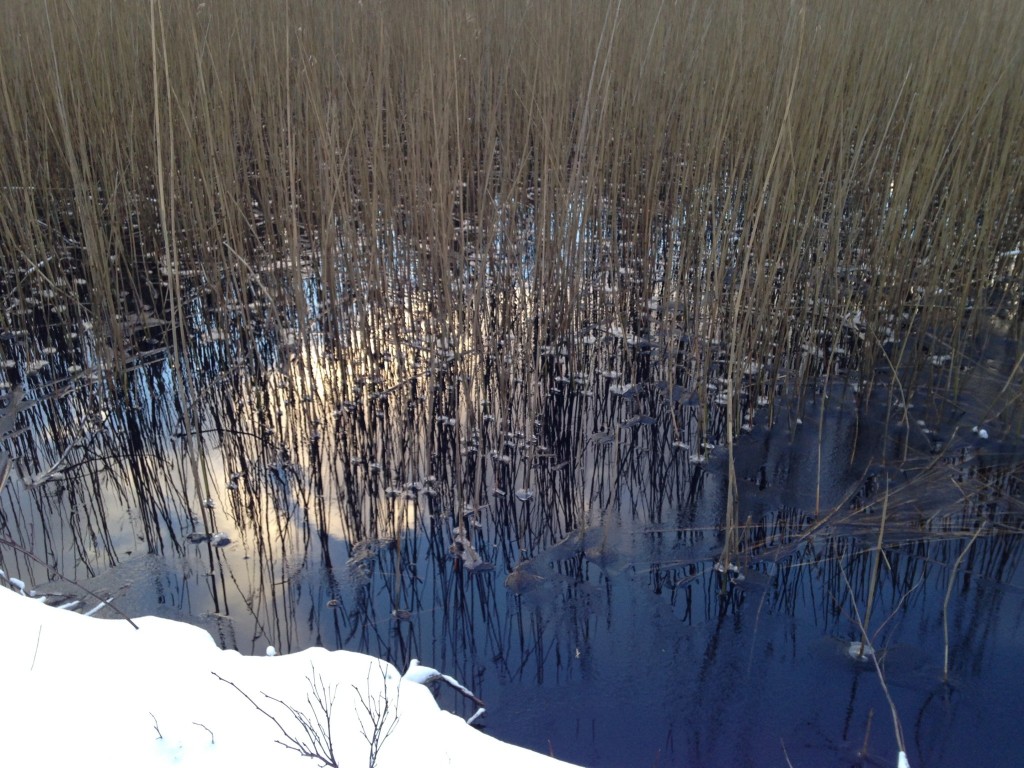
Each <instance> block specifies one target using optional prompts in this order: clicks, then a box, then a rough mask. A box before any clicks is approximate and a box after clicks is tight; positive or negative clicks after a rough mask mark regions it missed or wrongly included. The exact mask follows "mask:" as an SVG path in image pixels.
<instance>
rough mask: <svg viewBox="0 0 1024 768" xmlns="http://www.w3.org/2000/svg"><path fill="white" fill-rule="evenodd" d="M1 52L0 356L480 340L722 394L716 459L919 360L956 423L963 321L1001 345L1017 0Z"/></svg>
mask: <svg viewBox="0 0 1024 768" xmlns="http://www.w3.org/2000/svg"><path fill="white" fill-rule="evenodd" d="M7 18H8V21H7V23H5V25H4V28H3V30H2V31H0V137H2V141H0V260H2V267H3V278H2V292H3V293H2V295H3V299H4V312H3V324H4V326H5V327H6V328H8V329H9V330H18V329H22V330H24V329H30V330H32V331H33V332H38V328H39V325H40V322H41V321H42V322H44V323H46V324H49V325H50V326H52V327H57V328H66V327H69V326H74V325H81V324H84V323H87V322H92V323H100V324H101V327H102V328H104V329H105V331H106V333H105V334H104V338H106V339H109V341H110V344H109V349H107V351H106V354H107V356H108V357H109V358H111V361H112V362H117V361H118V360H117V358H118V354H119V353H121V351H122V350H124V349H125V348H126V345H125V339H124V338H123V337H124V335H125V324H124V319H125V317H126V316H127V315H129V314H130V313H138V312H139V311H140V310H149V311H152V312H154V313H155V315H156V316H157V317H158V318H160V320H162V321H168V322H170V323H171V325H172V327H173V328H175V329H179V330H180V329H181V328H183V327H184V319H185V314H186V313H187V312H188V311H189V310H190V307H191V308H193V309H194V308H195V306H196V305H195V304H190V302H198V303H199V306H206V307H225V306H229V307H237V308H239V310H240V311H241V312H242V314H243V318H245V317H248V316H249V314H250V313H252V314H253V315H254V318H253V319H259V320H260V321H261V322H270V323H271V324H274V325H278V326H280V328H281V329H282V332H284V331H285V330H288V331H291V332H298V333H299V335H298V337H297V338H298V339H299V342H298V343H301V339H302V338H303V337H304V334H303V333H302V332H303V331H304V330H307V329H308V324H309V323H310V322H315V323H317V326H318V328H319V329H321V330H323V332H324V334H325V336H326V338H328V339H332V338H336V337H338V336H340V335H341V334H342V333H343V331H344V332H347V331H346V329H347V328H348V326H349V325H351V324H355V325H356V326H357V327H359V328H361V329H362V331H363V335H364V337H366V338H369V337H371V336H373V334H374V332H376V331H378V330H380V328H381V327H382V326H383V325H386V324H394V326H395V327H394V329H392V330H395V331H396V332H397V333H399V334H400V335H401V334H406V335H407V334H409V333H411V332H412V330H413V327H412V326H413V325H415V326H416V327H415V330H417V331H426V332H427V333H428V334H429V335H432V336H434V337H436V338H439V339H443V340H444V341H445V343H447V344H450V345H451V347H452V348H453V350H455V351H457V352H460V353H471V352H473V351H474V350H479V349H480V347H481V345H482V343H483V339H482V338H481V334H482V330H481V325H480V324H479V323H477V322H476V318H477V317H479V316H481V315H483V314H485V310H487V309H488V308H493V307H497V308H498V316H499V317H502V318H504V320H503V321H502V322H501V324H500V327H499V331H498V333H499V335H500V334H501V333H504V334H510V335H511V336H514V337H517V338H518V339H520V340H521V341H522V342H523V343H524V348H525V349H526V350H527V351H528V352H527V353H528V354H535V352H533V353H531V352H530V350H536V349H538V348H539V347H540V345H542V344H548V343H567V344H572V343H575V340H576V339H578V338H579V337H580V335H581V334H583V333H586V332H587V329H589V328H592V327H600V328H603V329H608V328H618V329H621V330H622V332H623V333H624V334H625V335H626V336H627V338H628V337H629V336H630V335H647V336H652V337H655V338H657V339H659V343H661V344H663V345H664V346H665V347H666V348H667V349H668V350H669V352H670V353H671V354H676V355H677V356H678V370H679V373H678V375H677V381H678V382H685V383H690V382H698V383H700V384H701V386H703V384H704V383H706V382H709V381H712V382H713V381H715V380H716V379H722V381H721V382H719V384H720V385H721V387H722V389H721V391H722V392H724V393H725V394H726V396H727V398H729V401H730V402H731V403H733V404H734V405H735V406H736V407H735V408H730V410H729V421H730V423H731V424H732V425H733V427H734V428H738V427H739V426H740V425H741V424H742V422H743V420H744V418H746V417H747V416H749V413H748V411H749V409H748V408H747V406H746V405H745V404H743V403H745V402H746V401H741V400H740V397H741V396H746V395H750V394H752V393H753V392H755V391H756V392H759V393H761V396H762V397H766V398H767V399H768V400H769V401H770V400H771V399H772V398H773V397H774V395H775V393H776V392H777V391H779V388H780V385H782V386H784V387H785V388H786V389H787V390H788V391H798V390H799V389H800V385H801V384H802V383H803V382H804V380H806V378H807V377H808V376H810V375H812V374H820V373H822V372H829V371H838V370H840V369H856V368H857V367H860V369H861V371H862V372H863V374H864V375H865V376H867V377H871V376H872V375H873V371H875V369H876V364H878V363H883V364H884V365H886V366H889V367H899V368H904V367H909V368H910V369H911V371H912V369H913V368H914V367H919V366H920V365H922V364H924V363H925V362H926V361H928V360H930V359H933V358H934V359H936V360H940V361H942V364H943V365H945V366H946V368H945V370H946V371H947V376H946V381H945V382H944V384H945V385H948V386H951V387H955V386H956V385H957V383H958V376H959V373H960V371H961V369H962V366H963V364H964V363H965V362H970V360H969V359H968V358H969V356H970V355H971V354H973V350H974V348H975V347H974V339H975V337H976V336H977V335H978V334H979V333H980V332H981V331H983V330H984V321H985V318H986V313H985V312H981V311H977V310H978V309H979V308H990V307H993V305H994V309H995V310H996V311H997V312H999V313H1002V316H1003V318H1004V321H1005V325H1006V327H1009V328H1011V329H1014V330H1015V331H1016V332H1019V330H1020V323H1021V313H1020V305H1019V285H1020V278H1021V273H1022V264H1021V257H1020V255H1019V244H1020V240H1021V227H1022V221H1021V211H1022V209H1024V191H1022V190H1024V184H1022V166H1021V156H1022V151H1021V150H1022V146H1021V143H1022V138H1021V132H1020V131H1019V126H1020V125H1022V124H1024V106H1022V105H1024V98H1022V94H1021V91H1020V82H1019V77H1017V73H1019V72H1020V71H1021V70H1022V65H1024V60H1022V59H1024V51H1022V49H1021V47H1020V46H1019V40H1020V39H1021V37H1022V34H1021V33H1022V31H1024V9H1022V8H1021V6H1020V4H1019V3H1015V2H1011V1H1010V0H984V1H983V2H980V3H975V4H972V5H971V6H970V7H969V8H966V7H964V6H963V4H961V3H957V2H953V1H952V0H943V1H941V2H938V3H934V2H932V3H924V2H906V3H899V4H895V5H893V4H889V3H872V4H870V6H869V7H865V6H863V5H858V6H857V7H856V8H854V7H845V6H842V5H841V4H835V3H828V2H815V1H810V2H804V3H766V4H755V5H751V4H749V3H744V2H726V3H717V2H716V3H671V2H653V1H650V2H647V1H644V2H638V3H635V2H631V3H622V2H603V3H591V2H559V3H523V4H516V3H511V4H510V3H499V2H488V1H486V0H462V1H460V2H451V3H431V4H426V5H424V4H421V3H417V2H400V1H396V2H379V1H373V0H370V1H368V2H362V3H330V4H318V3H305V2H273V1H272V0H263V2H260V3H257V4H256V5H253V4H252V3H166V2H152V3H148V4H142V3H137V2H127V1H125V2H117V1H114V2H102V3H101V2H84V3H75V4H71V5H69V4H60V3H53V2H11V3H9V4H8V8H7ZM467 275H471V276H472V275H475V276H476V279H467ZM310 278H313V284H314V286H315V287H313V288H310ZM418 292H422V293H418ZM423 294H428V295H429V301H428V303H427V305H426V309H425V310H424V309H423V307H422V306H418V305H416V302H417V301H419V300H420V299H421V298H422V295H423ZM417 296H419V297H420V298H417ZM403 308H404V309H403ZM502 308H504V311H502ZM524 310H525V311H524ZM413 316H416V317H417V318H418V319H417V320H416V322H415V324H414V323H412V321H410V320H409V318H411V317H413ZM423 326H426V327H425V328H424V327H423ZM179 341H181V342H182V343H184V342H187V341H188V339H187V338H185V337H183V338H181V339H179ZM883 352H884V355H883V354H882V353H883ZM965 356H967V358H965ZM120 362H122V363H123V362H124V360H123V359H122V360H120ZM904 375H905V376H906V375H912V373H911V374H908V373H906V372H905V373H904ZM703 392H704V390H702V393H703ZM701 396H702V397H703V398H705V399H707V398H708V397H709V396H708V395H707V394H706V393H704V394H702V395H701ZM751 402H752V400H751ZM705 405H706V403H705ZM745 414H746V415H745ZM730 433H731V430H730Z"/></svg>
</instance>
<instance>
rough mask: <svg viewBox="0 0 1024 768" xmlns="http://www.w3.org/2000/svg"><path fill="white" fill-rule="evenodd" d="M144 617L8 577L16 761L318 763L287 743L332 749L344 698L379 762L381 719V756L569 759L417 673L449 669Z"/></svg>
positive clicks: (3, 607) (362, 741)
mask: <svg viewBox="0 0 1024 768" xmlns="http://www.w3.org/2000/svg"><path fill="white" fill-rule="evenodd" d="M135 623H136V624H137V625H138V627H139V628H138V629H134V628H133V627H132V626H131V625H130V624H129V623H128V622H127V621H124V620H116V621H115V620H108V619H97V618H89V617H86V616H83V615H81V614H77V613H73V612H70V611H61V610H57V609H55V608H52V607H49V606H47V605H45V604H42V603H40V602H39V601H37V600H33V599H30V598H28V597H24V596H22V595H19V594H16V593H15V592H13V591H11V590H10V589H7V588H4V587H2V586H0V627H2V628H3V629H2V631H0V664H2V668H3V682H2V687H3V693H4V695H3V696H0V723H2V724H3V728H2V733H3V738H2V749H3V754H4V756H5V762H10V764H12V765H13V764H18V765H25V764H29V765H104V766H133V767H134V766H164V765H187V766H216V767H217V768H223V767H224V766H228V765H245V766H251V767H255V766H275V768H276V767H278V766H280V767H281V768H287V766H307V767H308V768H312V766H314V765H320V764H322V763H321V761H318V760H314V759H311V758H310V757H306V756H303V755H301V754H299V752H298V751H296V750H294V749H288V748H287V747H286V746H284V745H283V744H282V743H281V742H284V743H285V744H287V743H289V737H291V738H294V739H296V742H295V743H292V746H293V747H294V746H295V744H296V743H297V744H299V745H305V746H310V745H313V744H314V742H315V741H316V740H317V739H319V741H320V746H319V748H320V749H321V750H323V749H325V748H326V747H327V740H326V738H324V735H323V734H324V731H323V729H322V727H321V726H323V725H324V720H325V714H324V712H325V710H324V707H322V706H321V703H320V702H325V701H328V700H330V699H331V697H332V696H333V697H334V698H333V707H331V714H332V717H331V721H330V728H329V733H330V744H331V745H333V749H334V756H335V758H336V760H337V763H338V764H339V765H343V766H344V765H368V764H369V759H370V754H371V747H370V742H371V741H372V735H373V733H374V730H375V724H376V725H379V726H380V729H379V731H380V734H381V735H382V736H383V735H385V734H386V736H384V738H380V739H378V743H377V746H378V748H379V751H378V753H377V756H376V765H377V766H378V768H398V767H399V766H401V767H402V768H408V767H409V766H416V768H427V767H428V766H445V767H446V768H447V766H456V767H458V766H464V767H465V768H470V766H472V767H473V768H477V767H478V766H482V765H483V766H489V767H492V768H493V767H497V768H502V767H503V766H509V767H510V768H511V767H512V766H515V768H532V767H534V766H535V767H536V768H555V767H556V766H568V765H569V764H568V763H563V762H561V761H558V760H554V759H552V758H549V757H545V756H543V755H540V754H537V753H534V752H530V751H528V750H525V749H522V748H520V747H515V746H512V745H509V744H505V743H503V742H500V741H498V740H496V739H494V738H491V737H490V736H487V735H486V734H484V733H482V732H480V731H478V730H477V729H475V728H473V727H472V726H470V725H468V724H467V723H466V722H465V721H463V720H462V719H461V718H459V717H457V716H456V715H453V714H451V713H448V712H445V711H443V710H441V709H440V708H439V707H438V706H437V703H436V702H435V701H434V698H433V695H432V694H431V692H430V690H429V689H428V688H427V687H426V686H425V685H423V684H421V683H419V682H416V681H417V680H419V679H424V680H426V679H431V678H432V677H433V676H434V675H438V676H440V677H442V678H445V677H447V676H445V675H442V674H441V673H440V672H437V671H436V670H433V669H429V668H427V667H420V666H419V664H418V662H417V663H415V664H413V665H411V667H410V672H409V674H407V675H406V676H405V677H404V678H403V676H402V675H400V674H399V673H398V671H397V670H396V669H395V668H394V667H393V666H391V665H390V664H388V663H386V662H383V661H380V660H378V659H375V658H373V657H370V656H366V655H363V654H359V653H351V652H349V651H333V652H329V651H327V650H325V649H323V648H311V649H309V650H306V651H302V652H301V653H294V654H287V655H283V656H280V655H279V656H276V657H275V656H270V655H268V656H242V655H241V654H239V653H237V652H235V651H223V650H221V649H220V648H218V647H217V645H216V644H215V643H214V641H213V639H212V638H211V637H210V635H209V634H207V633H206V632H205V631H203V630H202V629H199V628H198V627H194V626H191V625H189V624H183V623H180V622H174V621H169V620H167V619H158V618H153V617H146V618H140V619H136V620H135ZM261 709H262V710H263V712H261V711H260V710H261ZM265 713H266V714H265ZM268 714H269V715H272V716H273V718H275V719H276V720H277V723H276V724H275V722H274V720H272V719H271V718H270V717H268ZM478 714H479V713H478ZM299 718H301V719H302V720H303V721H304V723H305V728H304V726H303V723H302V722H300V719H299Z"/></svg>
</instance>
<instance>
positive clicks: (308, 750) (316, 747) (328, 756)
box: [210, 672, 338, 768]
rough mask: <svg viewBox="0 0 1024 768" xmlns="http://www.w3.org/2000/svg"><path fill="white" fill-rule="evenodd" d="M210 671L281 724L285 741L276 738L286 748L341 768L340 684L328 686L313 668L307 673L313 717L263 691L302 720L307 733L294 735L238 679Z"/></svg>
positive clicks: (278, 725)
mask: <svg viewBox="0 0 1024 768" xmlns="http://www.w3.org/2000/svg"><path fill="white" fill-rule="evenodd" d="M210 674H212V675H213V676H214V677H216V678H217V679H218V680H220V681H221V682H222V683H227V684H228V685H230V686H231V687H232V688H234V689H235V690H236V691H238V692H239V693H240V694H242V695H243V696H244V697H245V698H246V700H247V701H248V702H249V703H250V704H252V705H253V706H254V707H255V708H256V710H257V711H258V712H260V714H262V715H264V716H265V717H267V718H269V719H270V720H272V721H273V722H274V725H276V726H277V728H278V730H279V731H281V735H282V736H283V737H284V740H283V741H282V740H280V739H275V740H274V741H275V742H276V743H278V744H280V745H281V746H282V747H284V748H285V749H290V750H292V751H293V752H298V753H299V754H300V755H302V756H303V757H309V758H312V759H313V760H319V761H320V762H321V764H322V765H324V766H331V767H332V768H338V761H337V758H336V757H335V754H334V739H333V736H332V734H331V716H332V712H333V709H334V697H335V692H336V690H337V686H333V687H332V688H330V689H328V688H327V686H326V685H325V684H324V681H323V678H322V677H321V676H320V675H316V676H315V679H314V676H313V673H312V672H311V674H310V675H308V676H307V677H306V680H308V681H309V686H310V688H311V693H310V694H306V703H307V704H308V705H309V710H310V711H312V712H313V715H312V718H311V717H310V715H308V714H307V713H306V712H304V711H302V710H300V709H297V708H296V707H293V706H292V705H291V704H288V703H286V702H284V701H282V700H281V699H278V698H275V697H274V696H271V695H270V694H268V693H264V692H263V691H260V694H261V695H262V696H263V697H264V698H266V699H269V700H270V701H273V702H275V703H277V704H280V705H281V706H282V707H284V708H285V709H287V710H288V712H289V713H290V714H291V716H292V717H293V718H295V720H296V722H298V724H299V726H300V728H301V729H302V732H303V734H304V736H294V735H292V734H291V733H289V732H288V730H287V729H286V728H285V727H284V726H283V725H282V724H281V721H280V720H278V719H277V717H275V716H274V715H272V714H271V713H270V712H268V711H267V710H265V709H264V708H263V707H261V706H260V705H259V704H257V703H256V701H255V700H253V698H252V697H251V696H250V695H249V694H247V693H246V692H245V691H243V690H242V689H241V688H239V687H238V686H237V685H235V683H233V682H231V681H230V680H227V679H225V678H223V677H221V676H220V675H218V674H217V673H216V672H211V673H210ZM211 735H212V734H211Z"/></svg>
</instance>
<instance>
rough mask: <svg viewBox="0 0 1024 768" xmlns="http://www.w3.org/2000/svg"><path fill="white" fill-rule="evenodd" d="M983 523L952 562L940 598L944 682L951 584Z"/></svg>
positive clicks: (946, 670) (946, 680)
mask: <svg viewBox="0 0 1024 768" xmlns="http://www.w3.org/2000/svg"><path fill="white" fill-rule="evenodd" d="M985 523H986V521H985V520H982V521H981V524H980V525H979V526H978V528H977V530H975V531H974V534H973V535H972V536H971V538H970V539H969V540H968V541H967V544H966V545H965V546H964V549H963V551H962V552H961V553H960V556H959V557H957V559H956V562H954V563H953V570H952V571H951V572H950V574H949V582H948V583H947V584H946V595H945V597H944V598H943V600H942V648H943V652H942V680H943V681H944V682H949V600H950V598H951V597H952V595H953V584H954V583H955V582H956V575H957V572H958V571H959V570H960V564H961V563H963V561H964V558H965V557H966V556H967V552H968V550H970V548H971V546H973V544H974V542H975V541H977V540H978V537H979V536H981V533H982V531H984V530H985Z"/></svg>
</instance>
